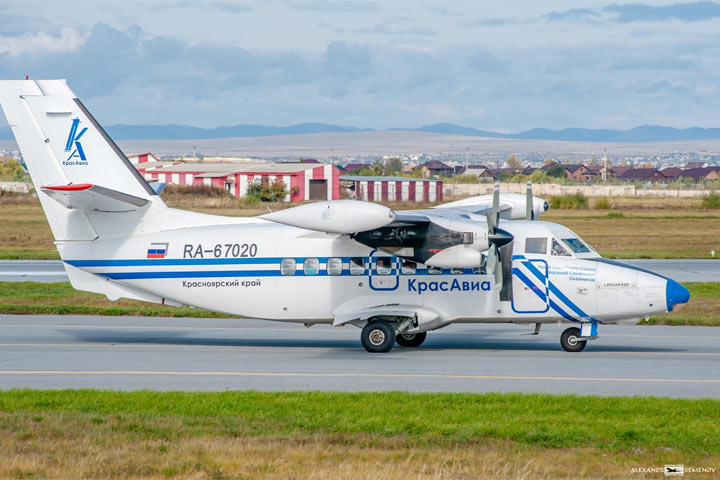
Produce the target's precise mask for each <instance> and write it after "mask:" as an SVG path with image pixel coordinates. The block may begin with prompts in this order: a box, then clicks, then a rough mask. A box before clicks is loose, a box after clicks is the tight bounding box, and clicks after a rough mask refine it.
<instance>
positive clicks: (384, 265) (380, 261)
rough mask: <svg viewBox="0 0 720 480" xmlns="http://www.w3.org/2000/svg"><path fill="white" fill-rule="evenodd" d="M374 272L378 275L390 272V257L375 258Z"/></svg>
mask: <svg viewBox="0 0 720 480" xmlns="http://www.w3.org/2000/svg"><path fill="white" fill-rule="evenodd" d="M375 273H377V274H378V275H390V274H391V273H392V258H390V257H378V258H377V259H376V260H375Z"/></svg>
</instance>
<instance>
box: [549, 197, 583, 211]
mask: <svg viewBox="0 0 720 480" xmlns="http://www.w3.org/2000/svg"><path fill="white" fill-rule="evenodd" d="M549 203H550V208H553V209H556V210H559V209H573V208H588V198H587V197H586V196H585V195H583V194H582V193H568V194H565V195H555V196H554V197H550V200H549Z"/></svg>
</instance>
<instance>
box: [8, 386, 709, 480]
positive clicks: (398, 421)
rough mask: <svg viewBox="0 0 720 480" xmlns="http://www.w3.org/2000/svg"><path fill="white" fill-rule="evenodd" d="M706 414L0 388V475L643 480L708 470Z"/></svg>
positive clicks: (401, 397)
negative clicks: (674, 469)
mask: <svg viewBox="0 0 720 480" xmlns="http://www.w3.org/2000/svg"><path fill="white" fill-rule="evenodd" d="M719 413H720V401H719V400H710V399H707V400H675V399H667V398H649V397H621V398H603V397H578V396H568V395H564V396H553V395H525V394H482V395H478V394H409V393H399V392H394V393H321V392H307V393H305V392H290V393H261V392H223V393H182V392H167V393H160V392H149V391H143V392H132V393H120V392H108V391H93V390H80V391H69V390H66V391H36V390H11V391H6V392H0V477H3V478H81V477H85V478H88V477H90V478H99V477H103V478H105V477H110V478H258V477H262V478H283V479H285V478H319V479H325V478H352V479H364V478H368V479H370V478H373V479H374V478H487V477H493V478H527V479H530V478H619V477H622V478H627V477H631V478H655V477H657V476H658V475H657V474H655V475H652V474H650V475H643V474H631V471H632V468H633V467H654V466H660V467H662V466H663V465H664V464H668V463H672V464H685V465H686V466H696V467H706V468H713V467H714V468H716V470H718V471H720V435H717V423H716V422H717V417H718V414H719ZM696 478H712V475H707V474H706V475H704V477H696Z"/></svg>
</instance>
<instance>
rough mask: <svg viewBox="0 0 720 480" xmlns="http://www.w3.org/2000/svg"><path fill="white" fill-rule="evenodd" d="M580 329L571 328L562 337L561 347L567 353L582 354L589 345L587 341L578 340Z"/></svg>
mask: <svg viewBox="0 0 720 480" xmlns="http://www.w3.org/2000/svg"><path fill="white" fill-rule="evenodd" d="M579 337H580V329H579V328H575V327H570V328H568V329H567V330H565V331H564V332H563V333H562V335H560V345H561V346H562V348H563V350H565V351H566V352H582V351H583V349H584V348H585V346H586V345H587V340H578V338H579Z"/></svg>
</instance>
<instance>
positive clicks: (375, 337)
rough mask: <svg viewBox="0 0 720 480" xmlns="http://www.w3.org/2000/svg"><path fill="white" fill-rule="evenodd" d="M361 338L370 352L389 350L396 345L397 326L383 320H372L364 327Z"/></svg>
mask: <svg viewBox="0 0 720 480" xmlns="http://www.w3.org/2000/svg"><path fill="white" fill-rule="evenodd" d="M360 340H361V341H362V345H363V347H365V350H367V351H368V352H371V353H384V352H389V351H390V350H392V348H393V345H395V328H394V327H393V326H392V325H390V324H389V323H388V322H385V321H383V320H376V321H374V322H370V323H368V324H367V325H365V328H363V329H362V334H360Z"/></svg>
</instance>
